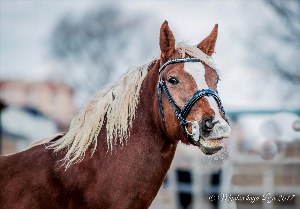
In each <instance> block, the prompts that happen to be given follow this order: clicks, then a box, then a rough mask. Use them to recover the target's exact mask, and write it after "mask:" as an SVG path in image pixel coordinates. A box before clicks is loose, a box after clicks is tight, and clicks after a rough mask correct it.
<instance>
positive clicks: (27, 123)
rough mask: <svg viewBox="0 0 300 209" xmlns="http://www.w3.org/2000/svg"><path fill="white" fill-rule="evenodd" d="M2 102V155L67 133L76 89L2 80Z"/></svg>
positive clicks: (0, 88)
mask: <svg viewBox="0 0 300 209" xmlns="http://www.w3.org/2000/svg"><path fill="white" fill-rule="evenodd" d="M0 101H1V104H3V105H2V106H3V107H2V108H1V140H0V144H1V146H0V148H1V147H2V149H0V151H2V152H0V153H2V154H10V153H14V152H17V151H21V150H23V149H24V148H25V147H27V146H28V145H29V144H30V143H32V142H33V141H35V140H38V139H42V138H45V137H49V136H51V135H53V134H55V133H57V132H58V131H62V130H66V129H67V128H68V126H69V123H70V120H71V119H72V117H73V112H74V105H73V90H72V89H71V88H70V87H68V86H66V85H65V84H62V83H52V82H25V81H0Z"/></svg>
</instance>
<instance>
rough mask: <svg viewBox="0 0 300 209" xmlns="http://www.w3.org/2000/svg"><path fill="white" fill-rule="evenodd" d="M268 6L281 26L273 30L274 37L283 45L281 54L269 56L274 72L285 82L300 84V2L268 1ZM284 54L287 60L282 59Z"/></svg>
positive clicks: (289, 0)
mask: <svg viewBox="0 0 300 209" xmlns="http://www.w3.org/2000/svg"><path fill="white" fill-rule="evenodd" d="M266 4H267V5H269V7H270V8H271V9H272V11H273V12H274V13H275V15H276V16H277V17H278V19H279V23H280V24H281V26H279V27H278V26H275V27H276V28H274V26H273V28H271V31H272V35H273V36H274V38H275V39H277V41H279V42H280V43H281V44H282V45H283V50H282V51H281V52H280V51H279V52H273V53H271V54H270V55H269V56H268V58H269V59H270V64H271V66H272V70H273V71H274V72H276V73H278V74H279V75H280V76H281V77H282V78H284V79H285V80H287V81H289V82H292V83H294V84H300V59H299V54H300V0H287V1H282V0H266ZM283 53H284V54H285V60H282V59H280V57H281V56H283Z"/></svg>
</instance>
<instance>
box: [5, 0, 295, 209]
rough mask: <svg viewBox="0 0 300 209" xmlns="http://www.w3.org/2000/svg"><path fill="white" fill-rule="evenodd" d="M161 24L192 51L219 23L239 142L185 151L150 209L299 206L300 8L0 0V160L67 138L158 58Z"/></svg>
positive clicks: (225, 95)
mask: <svg viewBox="0 0 300 209" xmlns="http://www.w3.org/2000/svg"><path fill="white" fill-rule="evenodd" d="M164 20H168V22H169V26H170V27H171V29H172V30H173V33H174V36H175V38H176V40H177V42H180V41H186V42H188V43H191V44H198V43H199V42H200V41H201V40H202V39H204V38H205V37H206V36H207V35H208V34H209V33H210V31H211V30H212V28H213V26H214V24H215V23H218V24H219V36H218V41H217V45H216V53H215V54H214V55H213V57H214V61H215V63H216V65H217V67H218V69H219V71H220V77H221V81H220V82H219V88H218V90H219V93H220V95H221V98H222V102H223V105H224V107H225V109H226V110H227V115H228V117H229V119H230V122H231V127H232V136H231V138H230V139H229V140H227V141H226V145H227V146H226V147H225V148H224V149H223V151H222V152H221V153H219V154H217V155H215V156H204V155H203V154H201V152H200V151H199V150H198V149H195V148H191V147H186V146H184V145H180V146H179V148H178V150H177V153H176V156H175V159H174V161H173V164H172V167H171V169H170V171H169V173H168V175H167V178H166V180H165V182H164V184H163V186H162V188H161V190H160V191H159V194H158V195H157V197H156V198H155V200H154V202H153V204H152V206H151V208H158V209H163V208H171V209H177V208H178V209H181V208H182V209H198V208H202V209H203V208H207V209H216V208H222V209H225V208H249V209H250V208H251V209H252V208H266V209H271V208H285V209H296V208H299V206H300V132H299V131H300V119H299V115H300V69H299V68H300V59H299V54H300V1H299V0H286V1H283V0H253V1H248V0H240V1H239V0H224V1H221V0H220V1H217V0H207V1H205V0H202V1H175V0H173V1H167V0H165V1H158V0H157V1H156V0H151V1H150V0H149V1H95V0H94V1H91V0H77V1H76V0H73V1H71V0H61V1H55V0H44V1H37V0H24V1H21V0H20V1H17V0H0V104H1V106H0V108H1V124H0V130H1V133H0V134H1V138H0V154H2V155H6V154H12V153H15V152H18V151H21V150H24V149H25V148H26V147H27V146H28V145H29V144H30V143H32V142H34V141H35V140H37V139H41V138H46V137H49V136H51V135H54V134H55V133H57V132H60V131H66V130H67V129H68V126H69V122H70V120H71V119H72V117H73V116H74V114H75V113H76V112H77V111H78V109H79V108H80V107H81V106H82V105H83V104H84V103H85V102H86V101H87V100H88V99H89V98H90V97H91V95H93V94H94V93H95V92H96V91H98V90H99V89H101V87H103V86H104V85H106V84H107V83H109V82H111V81H115V80H117V79H118V78H119V77H120V76H121V75H122V74H123V73H125V72H126V71H127V69H128V68H130V67H132V66H137V65H140V64H144V63H146V62H149V61H151V60H153V59H155V58H157V57H158V56H159V45H158V40H159V28H160V26H161V24H162V22H163V21H164ZM225 194H227V198H226V196H225ZM212 195H214V196H212ZM229 195H231V197H245V199H244V200H242V198H240V199H239V200H236V201H231V199H230V198H229ZM247 195H249V196H248V199H246V197H247ZM264 195H265V197H275V198H276V200H275V201H266V200H262V199H263V197H264ZM289 196H290V197H289ZM212 197H215V198H212ZM249 197H259V200H257V201H254V202H253V203H252V202H251V201H249ZM288 197H289V198H288ZM272 200H273V199H272ZM279 200H281V201H279Z"/></svg>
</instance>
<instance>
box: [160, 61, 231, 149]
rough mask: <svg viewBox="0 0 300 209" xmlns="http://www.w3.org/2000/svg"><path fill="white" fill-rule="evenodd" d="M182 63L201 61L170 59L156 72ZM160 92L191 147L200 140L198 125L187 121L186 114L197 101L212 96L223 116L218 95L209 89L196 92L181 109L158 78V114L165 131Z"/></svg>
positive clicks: (162, 81)
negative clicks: (188, 127) (189, 130)
mask: <svg viewBox="0 0 300 209" xmlns="http://www.w3.org/2000/svg"><path fill="white" fill-rule="evenodd" d="M182 62H201V60H200V59H198V58H177V59H170V60H168V61H167V62H166V63H164V64H163V65H162V66H161V67H160V68H159V71H158V73H159V75H160V73H161V72H162V71H163V70H164V69H165V67H166V66H168V65H170V64H174V63H182ZM161 90H163V91H164V93H165V94H166V96H167V98H168V100H169V102H170V104H171V105H172V107H173V110H174V113H175V115H176V117H177V118H178V120H179V123H180V126H181V128H182V130H183V132H184V135H185V137H186V138H187V139H188V140H189V142H190V143H191V144H193V145H196V141H198V140H200V133H199V125H198V122H197V121H193V122H191V121H187V120H186V117H187V116H188V114H189V112H190V110H191V109H192V107H193V105H194V104H195V103H196V102H197V101H198V100H199V99H201V98H202V97H204V96H212V97H213V98H214V99H215V100H216V102H217V103H218V106H219V108H220V110H221V111H222V113H223V114H224V115H225V111H224V108H223V106H222V103H221V99H220V97H219V95H218V93H217V92H215V91H213V90H211V89H201V90H199V91H197V92H196V93H194V95H193V96H191V97H190V98H189V99H188V101H187V102H186V103H185V105H184V107H183V108H182V109H181V108H180V107H179V106H178V105H177V104H176V102H175V101H174V99H173V98H172V96H171V94H170V92H169V89H168V87H167V85H166V82H165V81H164V79H163V78H162V77H160V78H159V81H158V84H157V95H158V103H159V112H160V116H161V119H162V123H163V126H164V128H165V129H166V124H165V117H164V109H163V106H162V95H161ZM188 123H191V124H192V134H190V133H189V132H188V131H187V125H188Z"/></svg>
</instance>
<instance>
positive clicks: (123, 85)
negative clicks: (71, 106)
mask: <svg viewBox="0 0 300 209" xmlns="http://www.w3.org/2000/svg"><path fill="white" fill-rule="evenodd" d="M177 50H178V51H179V53H180V54H181V57H185V56H186V55H189V56H193V57H197V58H199V59H201V60H202V61H203V62H204V63H206V64H207V65H209V66H210V67H212V68H215V67H214V65H213V64H212V62H211V61H210V57H208V56H207V55H206V54H204V53H203V52H202V51H201V50H199V49H198V48H197V47H195V46H189V45H185V44H182V43H181V44H178V45H177ZM149 66H151V63H150V64H146V65H143V66H141V67H138V68H136V69H133V70H131V71H129V72H127V73H126V74H125V75H123V76H122V77H121V79H120V80H119V81H117V82H116V83H114V84H112V85H109V86H107V87H106V88H104V89H102V90H101V91H100V92H98V93H97V94H96V95H95V96H94V97H93V98H92V99H91V100H90V101H89V102H88V103H87V104H86V106H85V107H84V108H82V109H81V110H80V111H79V113H78V114H77V115H76V116H75V117H74V119H73V120H72V121H71V124H70V128H69V130H68V132H67V133H65V134H62V135H61V138H59V139H57V140H54V141H53V142H51V140H52V139H53V138H48V139H45V140H43V141H40V142H37V143H36V144H34V145H33V146H35V145H40V144H43V143H48V142H49V144H48V145H47V148H48V149H53V150H54V152H59V151H62V150H66V151H67V153H66V154H65V156H64V158H63V159H62V160H61V161H62V163H63V164H62V165H65V166H66V168H68V167H69V166H71V165H72V164H75V163H78V162H80V161H82V160H83V159H84V157H85V154H86V151H87V150H88V149H89V148H90V147H91V146H93V150H92V153H91V155H93V154H94V152H95V150H96V147H97V138H98V135H99V133H100V131H101V129H102V128H103V125H104V124H106V126H105V128H106V141H107V146H108V151H112V150H113V145H116V144H120V145H123V144H124V143H126V140H127V138H128V136H129V134H130V133H129V132H128V130H129V129H130V127H131V125H132V121H133V119H134V117H135V111H136V108H137V105H138V103H139V93H140V89H141V85H142V82H143V80H144V78H145V77H146V75H147V73H148V70H149V69H148V68H149ZM31 147H32V146H31Z"/></svg>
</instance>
